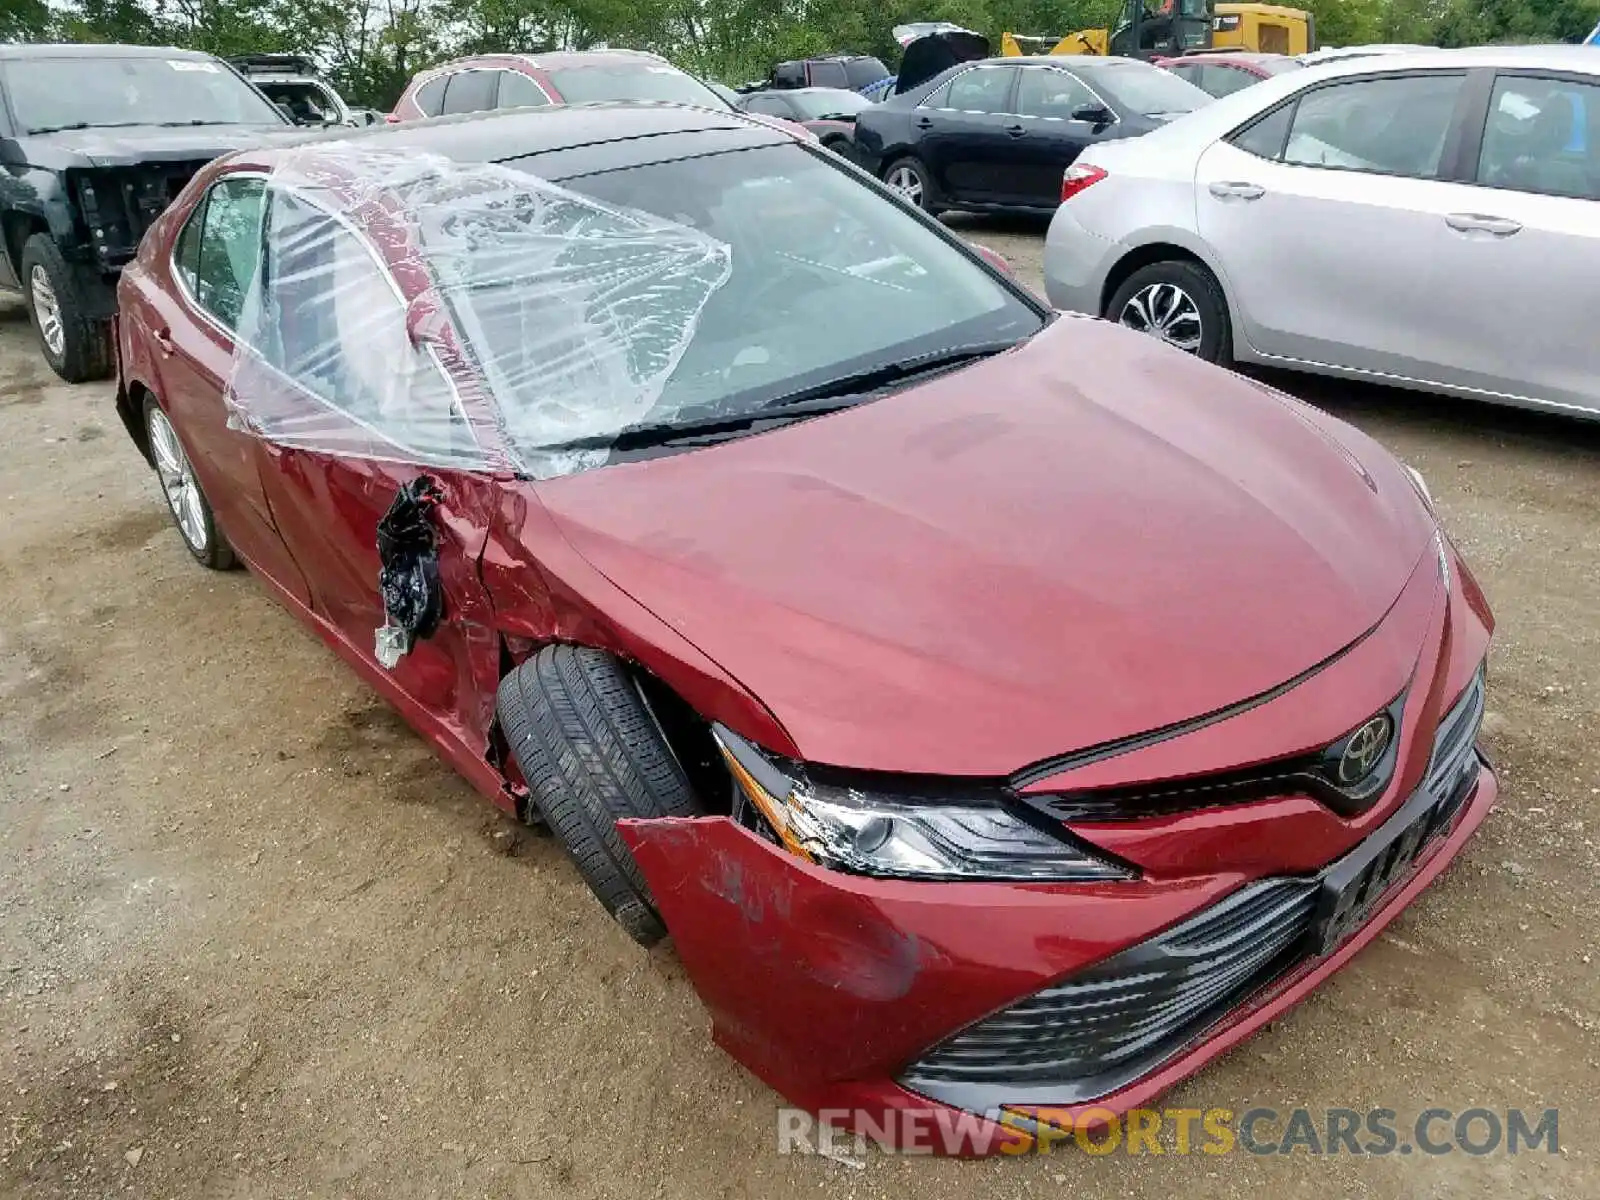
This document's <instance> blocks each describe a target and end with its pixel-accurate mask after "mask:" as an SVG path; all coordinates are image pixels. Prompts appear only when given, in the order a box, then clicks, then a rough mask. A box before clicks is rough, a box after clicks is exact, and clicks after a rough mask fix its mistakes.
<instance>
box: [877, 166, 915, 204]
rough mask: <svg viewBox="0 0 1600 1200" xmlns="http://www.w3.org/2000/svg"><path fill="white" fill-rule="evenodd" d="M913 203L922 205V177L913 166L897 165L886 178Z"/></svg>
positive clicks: (889, 183) (887, 181)
mask: <svg viewBox="0 0 1600 1200" xmlns="http://www.w3.org/2000/svg"><path fill="white" fill-rule="evenodd" d="M884 182H885V183H887V184H888V185H889V186H890V187H892V188H893V189H894V190H895V191H897V192H899V193H900V194H901V195H902V196H904V197H905V198H906V199H907V200H909V201H911V203H913V204H915V205H917V206H918V207H919V208H920V207H921V206H922V178H921V177H920V176H919V175H918V174H917V173H916V171H915V170H914V169H913V168H911V167H896V168H895V169H894V170H892V171H890V172H889V177H888V178H887V179H886V180H884Z"/></svg>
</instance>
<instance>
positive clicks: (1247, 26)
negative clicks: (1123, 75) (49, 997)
mask: <svg viewBox="0 0 1600 1200" xmlns="http://www.w3.org/2000/svg"><path fill="white" fill-rule="evenodd" d="M1316 48H1317V32H1316V22H1315V20H1314V19H1313V17H1312V15H1311V14H1310V13H1308V12H1306V11H1305V10H1303V9H1299V8H1282V7H1280V6H1279V5H1276V4H1227V3H1224V4H1215V3H1213V2H1212V0H1125V3H1124V5H1123V9H1122V15H1121V16H1120V17H1119V18H1118V19H1117V23H1116V25H1115V26H1114V27H1113V28H1111V29H1080V30H1078V31H1076V32H1075V33H1069V34H1067V35H1066V36H1065V37H1029V36H1027V35H1024V34H1018V33H1002V34H1001V35H1000V53H1001V54H1004V55H1023V54H1115V55H1119V56H1122V57H1127V58H1144V59H1151V58H1169V57H1175V56H1177V55H1179V54H1188V53H1192V52H1193V51H1196V50H1259V51H1263V52H1265V53H1268V54H1307V53H1309V52H1311V51H1312V50H1315V49H1316Z"/></svg>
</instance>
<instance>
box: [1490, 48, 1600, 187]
mask: <svg viewBox="0 0 1600 1200" xmlns="http://www.w3.org/2000/svg"><path fill="white" fill-rule="evenodd" d="M1477 178H1478V182H1479V183H1483V184H1487V185H1489V186H1490V187H1498V188H1508V189H1510V190H1512V191H1518V192H1538V193H1540V194H1542V195H1546V196H1567V197H1573V198H1576V199H1580V200H1600V86H1597V85H1594V84H1587V83H1577V82H1573V81H1570V80H1565V79H1551V78H1541V77H1539V76H1535V75H1502V76H1500V78H1499V79H1497V80H1496V81H1495V85H1494V93H1493V95H1492V96H1491V97H1490V100H1489V117H1488V121H1487V123H1486V124H1485V126H1484V131H1483V145H1482V148H1481V150H1480V151H1479V154H1478V173H1477ZM1597 216H1600V214H1597Z"/></svg>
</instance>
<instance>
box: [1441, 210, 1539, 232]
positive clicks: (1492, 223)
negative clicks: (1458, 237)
mask: <svg viewBox="0 0 1600 1200" xmlns="http://www.w3.org/2000/svg"><path fill="white" fill-rule="evenodd" d="M1444 223H1445V224H1446V225H1448V226H1450V228H1451V229H1454V230H1455V231H1456V232H1457V233H1487V234H1489V235H1491V236H1492V237H1510V236H1511V235H1512V234H1513V233H1516V232H1517V231H1518V230H1519V229H1521V228H1522V222H1521V221H1513V220H1511V218H1509V217H1487V216H1484V215H1483V214H1482V213H1451V214H1450V215H1449V216H1447V217H1446V218H1445V219H1444Z"/></svg>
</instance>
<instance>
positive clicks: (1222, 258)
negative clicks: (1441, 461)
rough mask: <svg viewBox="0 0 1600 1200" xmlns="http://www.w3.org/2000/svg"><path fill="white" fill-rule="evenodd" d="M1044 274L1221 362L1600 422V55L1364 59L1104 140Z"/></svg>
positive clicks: (1061, 221) (1066, 196)
mask: <svg viewBox="0 0 1600 1200" xmlns="http://www.w3.org/2000/svg"><path fill="white" fill-rule="evenodd" d="M1045 283H1046V288H1047V291H1048V293H1049V296H1050V300H1051V302H1052V303H1053V304H1055V305H1056V306H1057V307H1058V308H1064V309H1069V310H1074V311H1078V312H1087V313H1092V314H1096V315H1103V316H1106V317H1108V318H1110V319H1112V320H1116V321H1120V322H1121V323H1123V324H1124V325H1129V326H1132V327H1134V328H1136V329H1141V330H1144V331H1146V332H1149V333H1151V334H1153V335H1156V336H1158V337H1161V338H1163V339H1165V340H1166V341H1168V342H1171V343H1172V344H1174V345H1176V346H1178V347H1180V348H1182V349H1184V350H1188V351H1190V352H1192V353H1196V354H1199V355H1201V356H1202V357H1205V358H1208V359H1211V360H1213V361H1220V362H1226V361H1229V360H1233V361H1238V362H1244V363H1266V364H1272V365H1276V366H1283V367H1291V368H1294V369H1297V370H1304V371H1314V372H1319V373H1324V374H1330V375H1341V376H1346V377H1352V378H1364V379H1373V380H1377V381H1380V382H1384V383H1391V384H1397V385H1400V386H1403V387H1416V388H1424V389H1428V390H1432V391H1439V392H1444V393H1448V394H1452V395H1458V396H1463V397H1468V398H1477V399H1485V400H1495V401H1500V402H1504V403H1509V404H1520V405H1526V406H1529V407H1536V408H1547V409H1553V410H1556V411H1562V412H1572V413H1578V414H1581V415H1586V416H1600V340H1597V338H1596V332H1597V330H1600V51H1597V50H1596V49H1595V48H1594V47H1591V46H1520V47H1491V48H1483V49H1475V50H1461V51H1439V50H1435V51H1429V52H1426V53H1418V54H1415V55H1412V54H1389V55H1383V56H1378V57H1370V58H1360V59H1352V60H1348V61H1345V62H1339V63H1331V64H1328V65H1324V66H1320V67H1311V68H1308V69H1306V70H1304V71H1296V72H1294V73H1292V74H1287V75H1280V76H1278V77H1276V78H1274V79H1269V80H1266V81H1264V82H1263V83H1260V84H1258V85H1256V86H1255V87H1252V88H1247V89H1245V90H1244V91H1241V92H1237V93H1235V94H1234V95H1232V96H1228V97H1225V98H1223V99H1221V100H1218V101H1217V102H1216V103H1215V104H1213V105H1210V106H1208V107H1206V108H1204V109H1201V110H1199V111H1198V112H1195V113H1191V114H1189V115H1188V116H1185V117H1183V118H1180V119H1179V120H1177V121H1175V122H1173V123H1172V124H1171V125H1169V126H1167V127H1165V128H1164V129H1159V130H1157V131H1156V132H1154V133H1151V134H1148V135H1146V136H1145V137H1142V138H1138V139H1133V140H1129V141H1125V142H1108V143H1104V144H1102V145H1099V146H1096V147H1093V148H1091V149H1090V150H1088V151H1086V152H1085V153H1084V154H1083V155H1082V156H1081V157H1080V158H1079V159H1078V161H1077V162H1076V163H1074V164H1073V165H1072V166H1071V167H1069V168H1068V169H1067V172H1066V178H1065V180H1064V181H1063V185H1062V204H1061V207H1060V208H1059V209H1058V210H1057V212H1056V216H1055V219H1054V220H1053V221H1052V223H1051V226H1050V234H1049V238H1048V240H1047V243H1046V248H1045Z"/></svg>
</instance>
